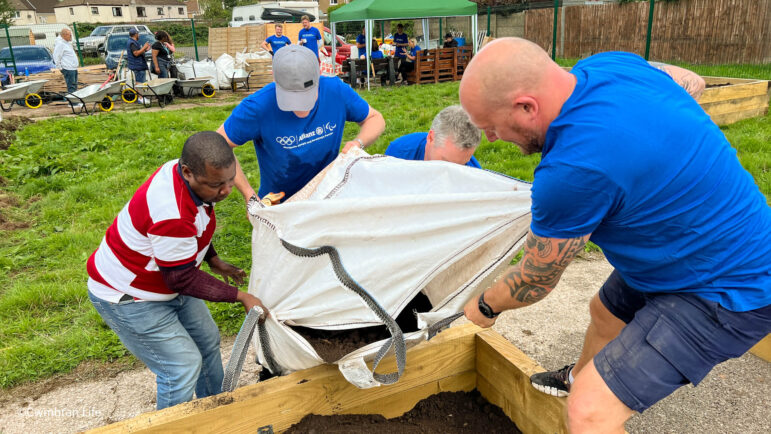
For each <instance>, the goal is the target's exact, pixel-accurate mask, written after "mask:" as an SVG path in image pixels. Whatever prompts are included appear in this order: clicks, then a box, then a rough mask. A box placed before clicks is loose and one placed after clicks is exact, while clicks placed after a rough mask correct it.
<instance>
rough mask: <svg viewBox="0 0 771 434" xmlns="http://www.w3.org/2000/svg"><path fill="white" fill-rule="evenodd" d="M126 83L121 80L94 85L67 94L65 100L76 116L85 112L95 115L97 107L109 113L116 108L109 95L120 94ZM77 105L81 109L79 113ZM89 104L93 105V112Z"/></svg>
mask: <svg viewBox="0 0 771 434" xmlns="http://www.w3.org/2000/svg"><path fill="white" fill-rule="evenodd" d="M125 83H126V80H119V81H111V82H108V83H103V84H92V85H89V86H86V87H84V88H82V89H80V90H76V91H75V92H72V93H67V94H65V95H64V99H66V100H67V102H69V103H70V108H71V109H72V113H73V114H76V115H77V114H80V113H83V112H84V111H85V112H86V114H87V115H90V114H93V113H94V112H95V111H96V108H97V107H99V110H101V111H103V112H108V111H110V110H112V108H113V107H114V104H113V102H112V98H111V97H110V96H109V95H115V94H119V93H120V91H121V87H122V86H123V85H124V84H125ZM76 104H78V108H80V110H78V111H75V108H76V107H75V106H76ZM89 104H93V107H92V109H91V111H89V110H88V105H89Z"/></svg>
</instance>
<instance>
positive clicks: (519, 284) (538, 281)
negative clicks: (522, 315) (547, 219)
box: [503, 233, 589, 304]
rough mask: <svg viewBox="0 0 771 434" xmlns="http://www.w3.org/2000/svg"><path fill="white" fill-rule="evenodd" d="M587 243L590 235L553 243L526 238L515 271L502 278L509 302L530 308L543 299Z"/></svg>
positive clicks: (555, 240) (556, 240)
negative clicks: (516, 302) (512, 301)
mask: <svg viewBox="0 0 771 434" xmlns="http://www.w3.org/2000/svg"><path fill="white" fill-rule="evenodd" d="M588 240H589V235H585V236H583V237H580V238H568V239H555V238H544V237H538V236H536V235H533V234H532V233H530V234H528V236H527V240H526V241H525V253H524V255H523V256H522V261H520V263H519V267H514V269H513V270H512V271H511V272H509V273H508V274H506V275H505V276H504V277H503V283H504V284H505V285H506V286H507V287H508V288H509V293H510V294H511V298H514V299H516V300H517V301H518V302H520V303H524V304H532V303H535V302H537V301H539V300H541V299H542V298H544V297H546V296H547V295H548V294H549V292H551V290H552V289H554V287H555V286H556V285H557V282H558V281H559V279H560V276H562V272H563V271H565V267H567V266H568V264H569V263H570V261H572V260H573V258H575V256H576V255H577V254H578V253H579V252H580V251H581V250H582V249H583V247H584V244H586V242H587V241H588Z"/></svg>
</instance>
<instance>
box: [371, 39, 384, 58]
mask: <svg viewBox="0 0 771 434" xmlns="http://www.w3.org/2000/svg"><path fill="white" fill-rule="evenodd" d="M372 58H373V59H384V58H385V56H384V55H383V52H382V51H380V44H378V43H377V39H375V38H372Z"/></svg>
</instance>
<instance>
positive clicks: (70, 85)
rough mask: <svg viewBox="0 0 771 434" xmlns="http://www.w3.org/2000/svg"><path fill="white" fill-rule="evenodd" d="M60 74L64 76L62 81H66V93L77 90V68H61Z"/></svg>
mask: <svg viewBox="0 0 771 434" xmlns="http://www.w3.org/2000/svg"><path fill="white" fill-rule="evenodd" d="M61 71H62V75H63V76H64V82H65V83H67V93H72V92H75V91H76V90H78V70H77V69H62V70H61Z"/></svg>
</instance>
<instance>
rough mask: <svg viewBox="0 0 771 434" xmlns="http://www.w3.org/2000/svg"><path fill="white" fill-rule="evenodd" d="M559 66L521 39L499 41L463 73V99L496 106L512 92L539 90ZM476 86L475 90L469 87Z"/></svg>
mask: <svg viewBox="0 0 771 434" xmlns="http://www.w3.org/2000/svg"><path fill="white" fill-rule="evenodd" d="M552 65H553V66H557V65H556V64H555V63H554V62H553V61H552V60H551V59H550V58H549V55H548V54H546V52H545V51H544V50H543V49H542V48H541V47H539V46H538V45H536V44H535V43H533V42H530V41H528V40H527V39H521V38H501V39H496V40H494V41H492V42H490V43H489V44H487V45H485V47H484V48H483V49H482V50H481V51H480V52H479V53H478V54H477V55H476V56H474V58H473V59H472V60H471V63H469V65H468V68H466V71H465V72H464V73H463V80H462V81H461V98H462V97H463V93H467V94H468V93H469V92H464V91H468V90H472V92H471V94H470V95H469V96H472V97H477V98H480V99H482V100H484V101H486V102H488V103H492V104H495V103H497V102H500V100H502V99H504V98H506V97H507V96H508V95H509V94H510V93H512V92H531V93H532V92H533V91H535V90H539V89H540V87H541V85H542V84H543V81H544V80H543V78H544V75H545V73H546V72H547V70H548V68H549V67H551V66H552ZM470 83H473V85H472V86H473V89H470V86H469V84H470Z"/></svg>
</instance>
